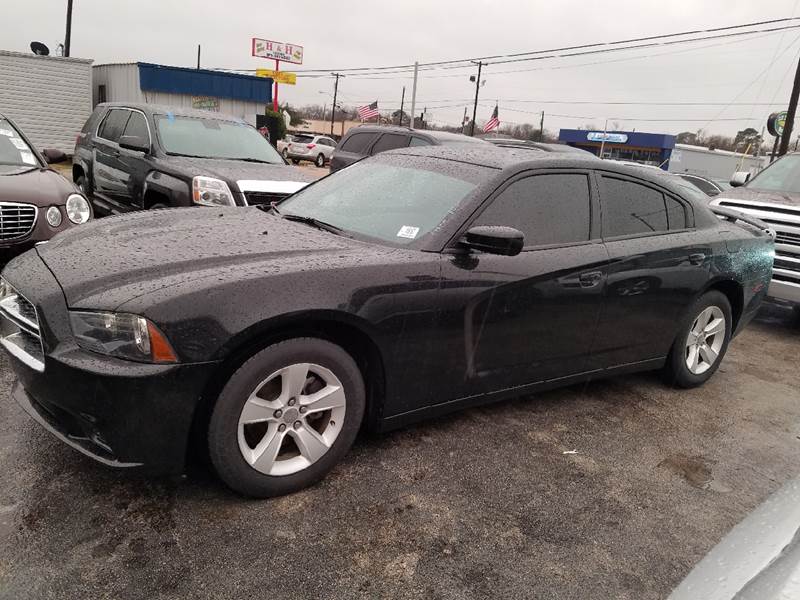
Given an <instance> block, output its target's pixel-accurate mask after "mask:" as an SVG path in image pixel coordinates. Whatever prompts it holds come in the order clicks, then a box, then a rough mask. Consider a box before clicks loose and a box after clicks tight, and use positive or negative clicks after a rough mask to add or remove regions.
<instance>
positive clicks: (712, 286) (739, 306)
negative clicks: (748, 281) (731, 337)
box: [698, 278, 744, 333]
mask: <svg viewBox="0 0 800 600" xmlns="http://www.w3.org/2000/svg"><path fill="white" fill-rule="evenodd" d="M712 290H714V291H718V292H720V293H722V294H724V295H725V297H726V298H727V299H728V302H730V305H731V317H732V319H733V323H731V333H733V332H735V331H736V328H737V327H738V326H739V320H740V319H741V318H742V312H743V311H744V287H743V286H742V284H741V283H739V282H738V281H736V280H734V279H726V278H720V279H715V280H712V281H710V282H709V283H708V285H707V286H706V287H705V289H703V292H702V293H701V294H700V296H702V295H703V294H705V293H707V292H710V291H712ZM698 297H699V296H698Z"/></svg>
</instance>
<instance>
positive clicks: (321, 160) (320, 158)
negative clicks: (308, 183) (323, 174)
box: [314, 154, 325, 169]
mask: <svg viewBox="0 0 800 600" xmlns="http://www.w3.org/2000/svg"><path fill="white" fill-rule="evenodd" d="M314 164H315V165H317V166H318V167H319V168H320V169H321V168H322V167H324V166H325V155H324V154H317V158H316V160H315V161H314Z"/></svg>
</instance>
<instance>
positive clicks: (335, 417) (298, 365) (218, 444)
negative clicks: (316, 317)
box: [208, 338, 366, 498]
mask: <svg viewBox="0 0 800 600" xmlns="http://www.w3.org/2000/svg"><path fill="white" fill-rule="evenodd" d="M365 403H366V394H365V391H364V381H363V378H362V376H361V372H360V370H359V368H358V365H356V363H355V361H354V360H353V358H352V357H351V356H350V355H349V354H348V353H347V352H345V351H344V350H343V349H342V348H341V347H339V346H337V345H335V344H332V343H330V342H328V341H325V340H321V339H317V338H296V339H292V340H287V341H284V342H279V343H277V344H273V345H272V346H269V347H267V348H265V349H264V350H262V351H260V352H258V353H257V354H255V355H254V356H253V357H252V358H250V359H249V360H248V361H247V362H245V363H244V364H243V365H242V366H241V367H239V369H237V370H236V372H234V374H233V375H232V376H231V378H230V379H229V380H228V383H227V384H226V385H225V387H224V388H223V390H222V393H221V394H220V395H219V398H218V400H217V403H216V405H215V406H214V410H213V412H212V414H211V421H210V423H209V428H208V446H209V454H210V457H211V462H212V464H213V465H214V469H215V471H216V472H217V475H219V477H220V479H222V480H223V481H224V482H225V483H226V484H227V485H228V486H229V487H230V488H231V489H233V490H234V491H236V492H239V493H240V494H243V495H246V496H251V497H255V498H268V497H271V496H279V495H282V494H288V493H291V492H295V491H297V490H300V489H303V488H305V487H307V486H309V485H311V484H313V483H315V482H317V481H319V480H320V479H322V478H323V477H324V476H325V475H326V474H327V473H328V472H329V471H330V470H331V469H332V468H333V467H334V465H336V464H337V463H338V462H339V461H340V460H341V459H342V457H344V455H345V454H346V453H347V451H348V450H349V449H350V446H352V444H353V441H354V440H355V438H356V434H357V433H358V430H359V427H360V425H361V420H362V418H363V416H364V406H365Z"/></svg>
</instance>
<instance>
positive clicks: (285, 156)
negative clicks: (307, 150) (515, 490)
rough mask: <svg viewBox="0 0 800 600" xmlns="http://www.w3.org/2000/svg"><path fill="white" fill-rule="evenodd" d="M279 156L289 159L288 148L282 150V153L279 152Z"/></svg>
mask: <svg viewBox="0 0 800 600" xmlns="http://www.w3.org/2000/svg"><path fill="white" fill-rule="evenodd" d="M281 154H283V158H286V159H288V158H289V149H288V148H284V149H283V151H282V152H281Z"/></svg>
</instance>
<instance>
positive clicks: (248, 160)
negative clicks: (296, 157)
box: [214, 156, 280, 165]
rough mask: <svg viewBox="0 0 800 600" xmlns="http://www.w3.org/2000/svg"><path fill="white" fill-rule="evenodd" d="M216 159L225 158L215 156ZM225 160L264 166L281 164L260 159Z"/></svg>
mask: <svg viewBox="0 0 800 600" xmlns="http://www.w3.org/2000/svg"><path fill="white" fill-rule="evenodd" d="M214 158H223V157H221V156H215V157H214ZM225 160H241V161H244V162H252V163H261V164H264V165H277V164H280V163H274V162H270V161H268V160H261V159H260V158H244V157H243V158H227V157H226V158H225Z"/></svg>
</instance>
